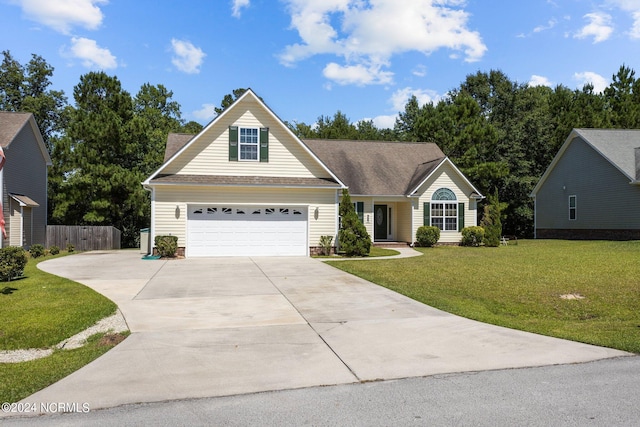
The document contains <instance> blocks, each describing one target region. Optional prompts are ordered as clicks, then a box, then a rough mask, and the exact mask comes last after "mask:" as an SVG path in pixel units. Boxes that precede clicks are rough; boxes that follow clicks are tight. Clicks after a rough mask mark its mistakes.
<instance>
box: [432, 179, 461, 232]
mask: <svg viewBox="0 0 640 427" xmlns="http://www.w3.org/2000/svg"><path fill="white" fill-rule="evenodd" d="M430 216H431V225H432V226H434V227H438V228H439V229H440V230H442V231H457V230H458V203H457V198H456V195H455V194H454V193H453V191H451V190H449V189H448V188H440V189H439V190H437V191H436V192H434V193H433V197H432V198H431V215H430Z"/></svg>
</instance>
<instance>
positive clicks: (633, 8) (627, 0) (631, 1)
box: [609, 0, 640, 39]
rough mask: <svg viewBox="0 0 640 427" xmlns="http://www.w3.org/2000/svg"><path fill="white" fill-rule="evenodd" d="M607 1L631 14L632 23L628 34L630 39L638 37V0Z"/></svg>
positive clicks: (639, 37) (639, 7)
mask: <svg viewBox="0 0 640 427" xmlns="http://www.w3.org/2000/svg"><path fill="white" fill-rule="evenodd" d="M609 3H610V4H612V5H613V6H615V7H618V8H620V9H622V10H623V11H625V12H629V13H630V14H631V18H632V19H633V24H632V25H631V29H630V30H629V32H628V34H629V37H630V38H632V39H640V0H609Z"/></svg>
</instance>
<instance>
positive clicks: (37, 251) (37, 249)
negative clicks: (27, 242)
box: [29, 243, 45, 258]
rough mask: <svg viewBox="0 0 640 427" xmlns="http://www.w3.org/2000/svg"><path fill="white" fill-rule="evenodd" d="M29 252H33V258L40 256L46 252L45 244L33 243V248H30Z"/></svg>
mask: <svg viewBox="0 0 640 427" xmlns="http://www.w3.org/2000/svg"><path fill="white" fill-rule="evenodd" d="M29 253H30V254H31V258H40V257H41V256H44V254H45V251H44V246H42V245H41V244H39V243H37V244H35V245H31V248H29Z"/></svg>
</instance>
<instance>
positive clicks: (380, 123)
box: [371, 114, 398, 129]
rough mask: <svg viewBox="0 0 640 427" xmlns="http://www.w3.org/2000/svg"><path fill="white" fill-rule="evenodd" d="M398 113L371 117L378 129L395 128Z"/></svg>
mask: <svg viewBox="0 0 640 427" xmlns="http://www.w3.org/2000/svg"><path fill="white" fill-rule="evenodd" d="M397 118H398V115H397V114H394V115H391V116H377V117H374V118H373V119H371V120H372V121H373V124H374V125H375V126H376V127H377V128H378V129H393V127H394V126H395V125H396V119H397Z"/></svg>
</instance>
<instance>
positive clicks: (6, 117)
mask: <svg viewBox="0 0 640 427" xmlns="http://www.w3.org/2000/svg"><path fill="white" fill-rule="evenodd" d="M0 146H1V147H2V149H3V150H4V154H5V157H6V162H5V164H4V167H3V168H2V170H1V171H0V194H1V197H2V199H1V200H2V210H3V212H2V213H3V215H4V220H5V228H6V232H7V238H6V239H2V236H1V235H0V241H1V242H2V247H5V246H22V247H24V248H27V249H28V248H29V247H30V246H31V245H33V244H36V243H39V244H43V245H44V244H45V240H46V226H47V167H48V166H51V158H50V157H49V153H48V151H47V148H46V146H45V144H44V141H43V139H42V134H41V133H40V130H39V129H38V125H37V124H36V121H35V119H34V117H33V114H31V113H11V112H6V111H0Z"/></svg>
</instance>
